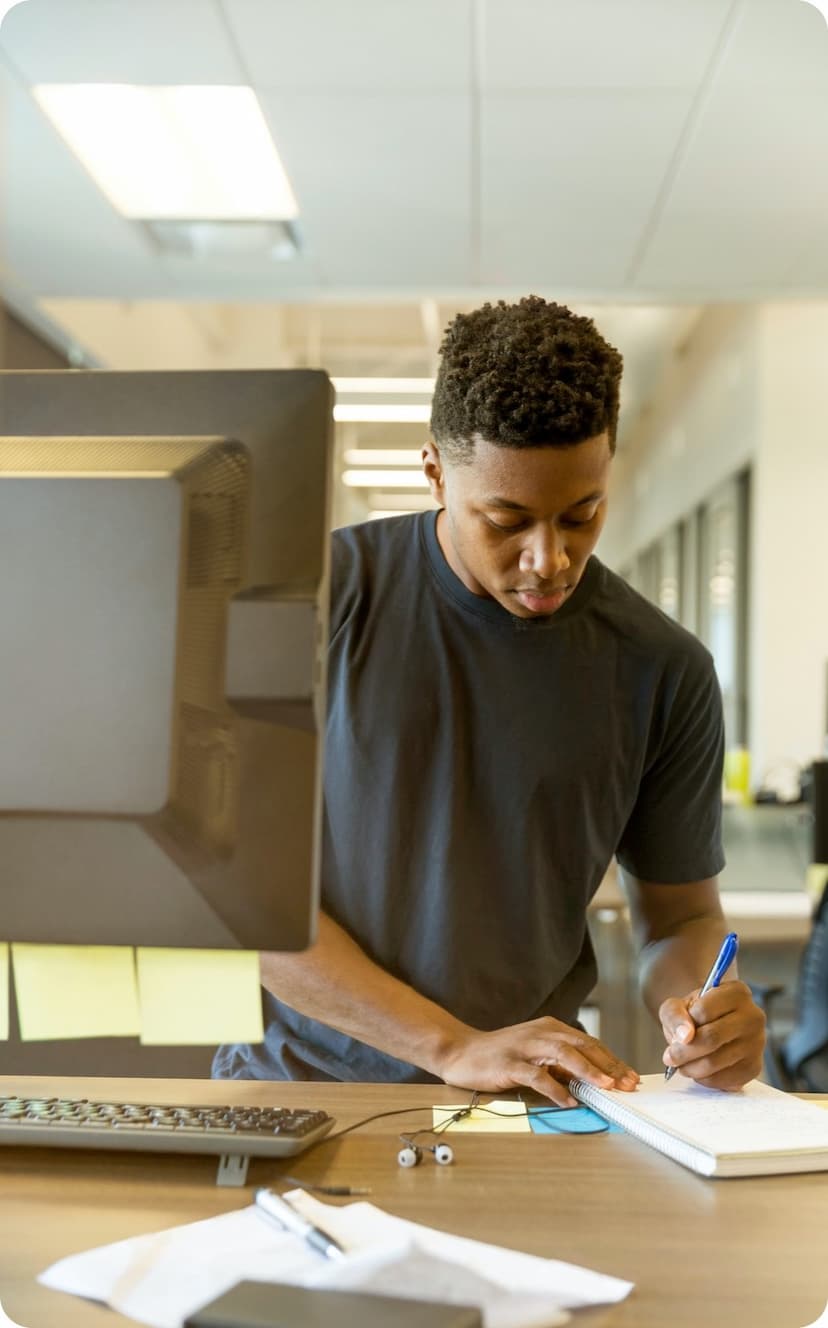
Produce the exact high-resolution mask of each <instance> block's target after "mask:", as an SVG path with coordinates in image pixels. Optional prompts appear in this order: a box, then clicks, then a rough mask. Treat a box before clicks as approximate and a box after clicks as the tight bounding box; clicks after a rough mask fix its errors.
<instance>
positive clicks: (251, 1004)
mask: <svg viewBox="0 0 828 1328" xmlns="http://www.w3.org/2000/svg"><path fill="white" fill-rule="evenodd" d="M136 959H137V965H138V999H139V1002H140V1008H141V1042H142V1043H143V1044H144V1045H145V1046H154V1047H162V1046H215V1045H216V1044H217V1043H219V1042H261V1041H262V1040H263V1039H264V1027H263V1024H262V993H261V987H260V984H259V956H258V954H257V953H256V952H254V951H250V950H167V949H143V948H139V949H138V950H137V951H136Z"/></svg>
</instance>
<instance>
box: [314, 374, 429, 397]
mask: <svg viewBox="0 0 828 1328" xmlns="http://www.w3.org/2000/svg"><path fill="white" fill-rule="evenodd" d="M332 382H333V385H334V388H335V389H336V391H337V392H341V393H343V394H347V395H358V396H363V395H365V394H368V393H377V394H379V393H384V392H387V393H388V394H389V395H390V396H393V394H394V393H395V392H399V393H401V394H405V393H410V394H411V395H412V396H415V395H417V394H422V395H423V396H431V394H432V392H433V391H434V379H433V378H334V379H332Z"/></svg>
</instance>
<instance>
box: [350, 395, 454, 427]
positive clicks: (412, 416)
mask: <svg viewBox="0 0 828 1328" xmlns="http://www.w3.org/2000/svg"><path fill="white" fill-rule="evenodd" d="M333 415H334V419H335V420H336V421H337V423H340V424H428V422H429V420H430V419H431V405H430V403H428V402H425V403H423V404H417V403H409V404H403V403H400V404H398V405H395V404H390V405H374V404H373V403H371V402H360V403H356V404H353V405H352V404H350V403H349V402H344V401H337V403H336V405H335V406H334V412H333Z"/></svg>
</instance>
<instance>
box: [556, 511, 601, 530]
mask: <svg viewBox="0 0 828 1328" xmlns="http://www.w3.org/2000/svg"><path fill="white" fill-rule="evenodd" d="M597 514H598V510H597V508H596V510H595V511H594V512H593V513H592V515H591V516H587V517H584V519H583V521H576V519H575V517H573V516H567V517H564V519H563V521H562V523H561V524H562V525H564V526H567V527H568V528H569V529H571V528H572V527H573V526H588V525H590V524H591V523H592V522H593V521H594V520H595V518H596V516H597Z"/></svg>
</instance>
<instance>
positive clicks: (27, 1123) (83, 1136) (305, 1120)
mask: <svg viewBox="0 0 828 1328" xmlns="http://www.w3.org/2000/svg"><path fill="white" fill-rule="evenodd" d="M333 1123H334V1120H333V1117H332V1116H329V1115H328V1114H327V1112H325V1111H317V1110H314V1109H311V1108H302V1107H291V1108H287V1107H253V1106H233V1107H230V1106H190V1105H173V1106H169V1105H162V1104H160V1103H159V1104H150V1103H131V1102H91V1101H89V1100H88V1099H87V1098H56V1097H50V1098H35V1097H0V1146H2V1145H4V1144H20V1145H25V1146H26V1147H31V1146H32V1145H34V1146H47V1147H51V1148H114V1149H122V1150H141V1151H143V1150H146V1151H148V1152H170V1153H214V1154H218V1155H220V1156H221V1157H222V1158H223V1159H225V1158H236V1159H240V1158H247V1157H291V1156H293V1155H294V1154H295V1153H301V1152H302V1151H303V1150H304V1149H306V1148H309V1147H310V1145H311V1144H314V1143H316V1141H317V1140H318V1139H321V1138H322V1137H323V1136H324V1135H325V1134H327V1133H328V1131H329V1130H330V1128H331V1126H332V1125H333ZM235 1169H236V1171H238V1164H237V1166H236V1168H235ZM231 1170H232V1168H231ZM245 1171H246V1167H245ZM223 1183H229V1184H233V1183H235V1184H239V1183H243V1181H241V1182H240V1181H239V1180H238V1179H236V1180H235V1181H233V1180H230V1179H229V1178H226V1179H225V1181H224V1182H223Z"/></svg>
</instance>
